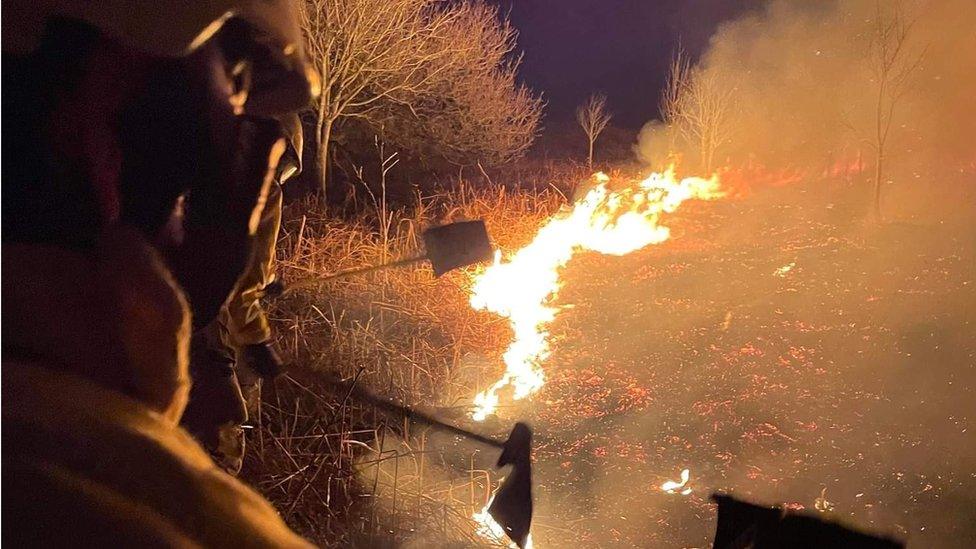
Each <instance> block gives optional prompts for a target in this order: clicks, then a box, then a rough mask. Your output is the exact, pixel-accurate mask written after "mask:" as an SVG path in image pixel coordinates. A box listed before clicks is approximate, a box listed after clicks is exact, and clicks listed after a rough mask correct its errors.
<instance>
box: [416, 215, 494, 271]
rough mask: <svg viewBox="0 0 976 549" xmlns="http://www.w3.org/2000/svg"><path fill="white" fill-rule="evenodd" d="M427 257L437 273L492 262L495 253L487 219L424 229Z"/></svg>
mask: <svg viewBox="0 0 976 549" xmlns="http://www.w3.org/2000/svg"><path fill="white" fill-rule="evenodd" d="M424 246H425V247H426V248H427V259H428V260H429V261H430V265H431V267H433V268H434V276H441V275H442V274H444V273H446V272H448V271H451V270H454V269H457V268H460V267H467V266H468V265H473V264H475V263H480V262H482V261H488V260H490V259H491V258H492V256H493V255H494V254H495V252H494V250H492V248H491V241H490V240H489V239H488V229H487V228H485V222H484V221H481V220H477V221H459V222H457V223H450V224H448V225H442V226H440V227H434V228H432V229H428V230H426V231H424Z"/></svg>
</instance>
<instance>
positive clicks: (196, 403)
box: [181, 338, 248, 475]
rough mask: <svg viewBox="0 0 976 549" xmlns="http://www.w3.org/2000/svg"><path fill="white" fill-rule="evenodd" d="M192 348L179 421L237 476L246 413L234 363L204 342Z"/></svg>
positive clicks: (239, 468) (242, 455)
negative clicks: (188, 385) (190, 383)
mask: <svg viewBox="0 0 976 549" xmlns="http://www.w3.org/2000/svg"><path fill="white" fill-rule="evenodd" d="M201 339H202V338H201ZM193 347H194V348H193V352H192V353H191V357H190V375H191V376H192V379H193V386H192V388H191V389H190V401H189V403H188V404H187V407H186V411H185V412H184V413H183V419H182V421H181V423H182V425H183V427H184V428H186V430H187V431H189V432H190V434H191V435H193V436H194V438H196V439H197V441H198V442H200V444H201V445H202V446H203V447H204V448H205V449H206V450H207V451H208V452H210V455H211V457H213V459H214V462H216V463H217V465H218V466H220V467H221V468H222V469H224V470H225V471H227V472H228V473H230V474H232V475H236V474H237V473H239V472H240V470H241V465H242V464H243V461H244V429H243V425H244V423H246V422H247V419H248V415H247V408H246V404H245V401H244V396H243V395H242V394H241V386H240V383H239V381H238V379H237V372H236V370H235V368H234V362H233V360H232V359H230V358H229V357H227V356H226V355H224V354H222V353H220V352H217V351H214V350H212V349H207V348H206V345H194V346H193Z"/></svg>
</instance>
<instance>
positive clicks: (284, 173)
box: [278, 114, 303, 183]
mask: <svg viewBox="0 0 976 549" xmlns="http://www.w3.org/2000/svg"><path fill="white" fill-rule="evenodd" d="M281 125H282V126H283V127H284V130H285V139H287V140H288V149H287V150H286V151H285V154H284V155H283V156H282V157H281V160H280V161H279V163H278V170H279V179H280V181H281V182H282V183H284V182H285V181H286V180H288V179H289V178H291V177H294V176H296V175H298V174H299V173H301V171H302V145H303V133H302V119H301V118H299V116H298V115H297V114H289V115H287V116H283V117H282V118H281Z"/></svg>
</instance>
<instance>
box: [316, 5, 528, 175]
mask: <svg viewBox="0 0 976 549" xmlns="http://www.w3.org/2000/svg"><path fill="white" fill-rule="evenodd" d="M303 28H304V31H305V37H306V43H307V50H308V53H309V55H310V57H311V58H312V60H313V61H314V62H315V64H316V66H317V68H318V70H319V72H320V73H321V75H322V93H321V96H320V97H319V100H318V104H317V105H315V110H316V125H315V130H316V131H315V145H316V148H317V151H316V152H317V154H318V160H319V162H318V163H319V177H320V186H321V188H322V191H323V192H324V191H325V188H326V183H327V171H328V165H329V144H330V142H331V141H332V139H333V137H334V135H333V134H334V131H335V129H336V124H337V122H339V121H340V120H342V119H345V118H355V119H359V120H361V121H364V122H366V123H367V124H369V125H370V126H372V127H373V128H374V129H376V130H377V131H382V129H383V128H385V127H388V126H396V125H398V124H399V125H400V126H404V125H405V124H404V123H403V121H404V120H405V119H407V118H411V119H412V122H413V127H414V128H415V129H416V128H420V130H418V131H421V132H427V133H429V131H427V127H428V126H429V123H428V122H429V121H431V120H437V117H438V116H446V117H448V118H450V114H451V112H450V108H449V107H451V106H452V105H453V104H456V103H457V102H458V99H457V98H456V97H451V95H450V93H448V92H450V91H452V90H456V88H457V87H458V86H464V85H467V84H468V83H469V80H471V79H475V78H476V77H484V76H485V75H489V76H491V77H493V78H495V79H496V80H495V81H494V82H486V81H485V78H482V82H481V84H482V85H488V84H494V85H496V86H499V85H508V86H509V88H508V90H507V91H509V92H510V93H511V95H513V96H515V97H516V99H525V98H528V99H532V100H531V101H522V102H521V103H517V102H513V103H512V104H513V105H516V108H519V109H522V110H523V111H525V110H528V111H530V112H529V113H528V114H525V113H524V112H523V113H522V114H523V116H522V118H519V120H521V121H522V122H523V125H522V126H521V127H520V128H518V130H520V131H521V134H520V135H521V136H522V138H523V142H519V143H518V144H517V145H516V146H515V148H516V149H519V148H521V150H524V148H527V146H528V145H527V144H524V140H525V136H526V135H527V136H528V137H527V140H528V143H529V144H530V143H531V142H532V139H534V137H535V131H536V125H537V123H538V119H539V114H540V111H541V104H540V103H539V102H538V100H537V99H535V98H533V97H532V96H531V94H530V93H529V92H528V91H527V90H525V89H524V88H521V87H519V86H518V85H517V84H516V83H515V81H514V78H511V79H510V80H506V76H507V74H508V73H509V72H511V73H514V70H515V67H517V60H516V62H512V63H509V64H505V62H504V59H505V58H506V56H507V55H508V54H509V53H510V52H511V50H512V48H513V47H514V31H512V30H511V29H510V28H509V27H508V25H507V23H504V24H503V23H501V22H499V20H498V18H497V11H496V10H492V9H488V8H484V7H482V6H481V5H480V4H472V3H467V2H457V3H445V2H441V1H439V0H306V1H305V2H304V10H303ZM463 31H467V34H466V33H465V32H463ZM491 63H494V64H493V65H491ZM494 91H495V92H496V93H498V91H499V90H497V89H496V90H494ZM492 104H493V105H494V107H495V108H496V109H498V110H497V111H492V112H493V114H494V115H495V117H496V119H497V118H498V114H497V113H499V112H500V113H507V112H509V111H508V110H506V108H505V106H504V105H499V104H498V101H495V102H493V103H492ZM452 120H453V119H452ZM506 130H509V131H512V128H511V127H509V128H506ZM513 133H518V132H517V131H515V132H513Z"/></svg>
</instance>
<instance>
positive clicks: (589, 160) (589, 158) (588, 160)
mask: <svg viewBox="0 0 976 549" xmlns="http://www.w3.org/2000/svg"><path fill="white" fill-rule="evenodd" d="M589 142H590V152H589V154H588V155H587V156H586V167H587V168H589V169H591V170H592V169H593V138H592V137H589Z"/></svg>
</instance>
